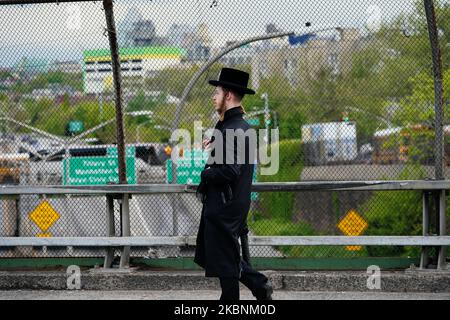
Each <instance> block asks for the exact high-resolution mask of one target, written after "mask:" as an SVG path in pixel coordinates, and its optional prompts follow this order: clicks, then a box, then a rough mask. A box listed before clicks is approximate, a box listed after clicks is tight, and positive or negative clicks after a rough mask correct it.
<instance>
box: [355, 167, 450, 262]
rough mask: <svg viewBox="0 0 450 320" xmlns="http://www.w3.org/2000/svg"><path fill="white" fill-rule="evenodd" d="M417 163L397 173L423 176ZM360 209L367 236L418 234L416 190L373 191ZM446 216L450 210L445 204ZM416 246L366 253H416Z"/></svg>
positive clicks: (372, 249) (402, 176)
mask: <svg viewBox="0 0 450 320" xmlns="http://www.w3.org/2000/svg"><path fill="white" fill-rule="evenodd" d="M424 177H425V172H424V170H423V168H422V167H421V166H420V165H415V164H411V165H407V166H405V168H404V169H403V170H402V172H401V173H400V175H399V177H398V178H399V179H401V180H415V179H424ZM361 211H362V212H364V213H365V217H366V219H367V221H368V223H369V227H368V229H367V231H366V234H367V235H380V236H381V235H393V236H402V235H405V236H406V235H407V236H414V235H421V234H422V194H421V192H418V191H395V192H383V191H376V192H374V194H373V196H372V197H371V199H370V200H368V202H367V203H366V204H364V206H363V207H362V210H361ZM447 215H448V216H449V217H450V209H449V207H448V205H447ZM419 250H420V248H417V247H374V246H369V247H367V252H368V254H369V255H370V256H398V255H399V254H400V255H402V256H417V255H418V253H419Z"/></svg>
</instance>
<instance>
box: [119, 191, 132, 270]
mask: <svg viewBox="0 0 450 320" xmlns="http://www.w3.org/2000/svg"><path fill="white" fill-rule="evenodd" d="M121 206H122V236H123V237H129V236H131V229H130V195H129V194H128V193H125V194H124V195H123V200H122V204H121ZM130 251H131V247H123V249H122V254H121V256H120V268H128V267H129V266H130Z"/></svg>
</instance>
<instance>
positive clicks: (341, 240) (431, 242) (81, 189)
mask: <svg viewBox="0 0 450 320" xmlns="http://www.w3.org/2000/svg"><path fill="white" fill-rule="evenodd" d="M196 188H197V186H196V185H181V184H172V185H171V184H149V185H110V186H48V187H41V186H35V187H29V186H2V187H1V188H0V195H1V196H8V198H11V197H13V198H14V197H17V196H20V195H30V194H33V195H47V196H48V195H52V196H56V197H58V196H66V195H68V194H71V195H77V196H87V197H89V196H105V197H106V199H107V201H106V204H107V212H108V215H107V219H106V222H107V224H106V226H105V230H106V235H107V237H54V238H37V237H36V238H34V237H2V238H0V247H16V246H50V247H51V246H59V247H61V246H73V247H77V246H83V247H105V248H107V249H108V250H107V254H106V257H105V263H104V267H106V268H107V267H110V266H111V264H112V261H113V258H114V256H113V253H114V251H113V250H114V247H121V248H122V254H121V262H120V267H122V268H124V267H128V266H129V258H130V247H142V246H193V245H195V240H196V238H195V237H194V236H168V237H130V236H123V237H116V236H114V230H115V226H114V199H120V200H121V201H120V206H121V211H120V212H121V228H122V230H123V231H124V232H123V233H122V234H125V235H128V234H130V233H129V230H130V215H132V214H133V212H130V208H129V199H130V197H131V195H143V194H147V195H148V194H170V193H193V192H195V191H196ZM449 189H450V181H449V180H436V181H434V180H429V181H409V180H405V181H401V180H400V181H399V180H396V181H370V182H368V181H327V182H280V183H254V184H253V186H252V191H254V192H296V191H330V192H331V191H354V192H358V191H385V192H392V191H405V190H416V191H422V194H423V202H422V203H423V208H422V211H423V216H422V230H423V232H422V236H413V235H410V236H387V235H386V236H250V237H249V238H248V244H249V245H250V246H267V245H270V246H319V245H331V246H342V245H365V246H422V254H421V265H420V267H421V269H425V268H426V266H427V263H428V260H429V256H428V254H429V251H428V248H429V247H432V246H433V247H438V248H439V249H438V250H439V252H438V262H437V269H438V270H444V269H446V268H447V265H446V260H445V259H446V255H445V249H446V248H445V247H446V246H450V236H447V235H446V201H447V197H448V190H449ZM432 199H434V200H435V206H434V208H435V210H436V216H437V217H439V219H438V222H437V224H436V230H435V232H434V231H430V213H431V210H432V206H431V202H432V201H431V200H432ZM174 214H176V212H174ZM127 230H128V231H127ZM244 249H245V248H244ZM247 249H248V248H247ZM247 252H248V250H247Z"/></svg>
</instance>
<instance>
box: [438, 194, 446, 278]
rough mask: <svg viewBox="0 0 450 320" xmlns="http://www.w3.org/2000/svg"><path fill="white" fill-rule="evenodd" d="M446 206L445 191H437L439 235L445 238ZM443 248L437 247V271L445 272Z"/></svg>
mask: <svg viewBox="0 0 450 320" xmlns="http://www.w3.org/2000/svg"><path fill="white" fill-rule="evenodd" d="M446 204H447V197H446V191H445V190H441V191H439V235H440V236H445V233H446V230H447V221H446V210H445V209H446ZM445 252H446V250H445V246H440V247H439V254H438V262H437V269H439V270H447V264H446V260H445Z"/></svg>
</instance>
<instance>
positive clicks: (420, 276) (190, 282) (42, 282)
mask: <svg viewBox="0 0 450 320" xmlns="http://www.w3.org/2000/svg"><path fill="white" fill-rule="evenodd" d="M263 273H264V274H266V275H267V276H268V277H269V279H270V280H271V282H272V284H273V286H274V289H275V290H286V291H316V292H317V291H332V292H336V291H343V292H347V291H348V292H363V291H369V289H368V287H367V280H368V277H369V275H368V274H367V273H366V272H363V271H345V272H344V271H336V272H326V271H324V272H295V271H287V272H286V271H284V272H279V271H263ZM67 277H68V275H66V273H65V272H56V271H42V272H35V271H33V272H27V271H2V272H0V290H66V289H67ZM81 289H84V290H219V289H220V286H219V281H218V279H217V278H205V277H204V273H203V272H198V271H185V272H180V271H173V272H168V271H139V270H136V271H130V272H128V273H126V272H114V270H113V271H111V272H102V271H93V272H90V271H83V272H82V274H81ZM373 291H383V292H433V293H434V292H436V293H437V292H450V273H436V274H434V273H411V272H390V271H389V272H388V271H385V272H383V271H382V272H381V290H373Z"/></svg>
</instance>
